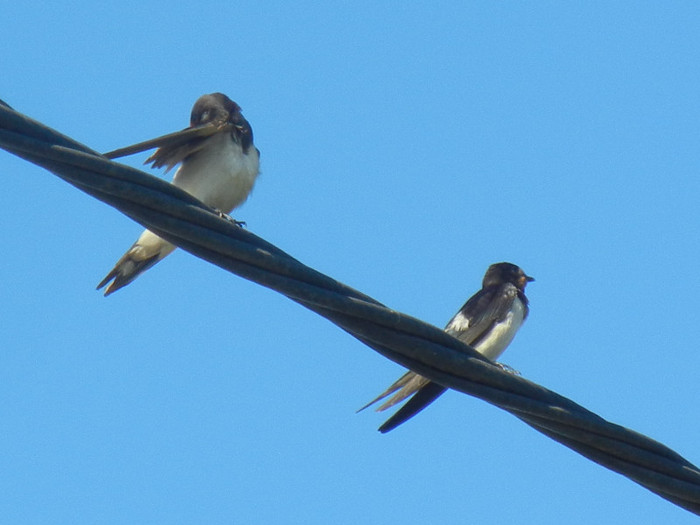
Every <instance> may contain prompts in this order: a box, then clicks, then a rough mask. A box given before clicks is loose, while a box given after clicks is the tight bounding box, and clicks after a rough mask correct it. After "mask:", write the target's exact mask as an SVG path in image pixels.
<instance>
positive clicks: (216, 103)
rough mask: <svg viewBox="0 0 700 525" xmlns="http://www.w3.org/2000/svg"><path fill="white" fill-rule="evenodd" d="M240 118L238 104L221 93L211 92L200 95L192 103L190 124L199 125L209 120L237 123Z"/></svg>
mask: <svg viewBox="0 0 700 525" xmlns="http://www.w3.org/2000/svg"><path fill="white" fill-rule="evenodd" d="M242 118H243V117H242V116H241V108H240V106H239V105H238V104H236V103H235V102H234V101H233V100H231V99H230V98H228V97H227V96H226V95H224V94H223V93H211V94H209V95H202V96H201V97H199V98H198V99H197V102H195V103H194V106H193V107H192V114H191V115H190V126H192V127H194V126H201V125H203V124H207V123H209V122H214V123H221V124H223V123H224V122H232V123H234V124H239V123H240V122H239V121H240V120H241V119H242Z"/></svg>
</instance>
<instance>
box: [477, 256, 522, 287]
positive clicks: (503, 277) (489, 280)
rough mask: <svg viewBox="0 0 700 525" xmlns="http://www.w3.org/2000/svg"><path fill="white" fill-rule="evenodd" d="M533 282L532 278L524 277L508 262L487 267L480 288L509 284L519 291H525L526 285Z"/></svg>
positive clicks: (517, 267) (518, 269)
mask: <svg viewBox="0 0 700 525" xmlns="http://www.w3.org/2000/svg"><path fill="white" fill-rule="evenodd" d="M534 280H535V279H534V278H532V277H530V276H529V275H526V274H525V272H524V271H523V270H522V268H520V267H519V266H517V265H515V264H511V263H508V262H500V263H496V264H492V265H491V266H489V269H488V270H486V275H484V281H483V283H482V286H483V287H484V288H486V287H487V286H496V285H500V284H503V283H511V284H512V285H514V286H515V287H517V288H518V289H519V290H525V286H527V283H529V282H532V281H534Z"/></svg>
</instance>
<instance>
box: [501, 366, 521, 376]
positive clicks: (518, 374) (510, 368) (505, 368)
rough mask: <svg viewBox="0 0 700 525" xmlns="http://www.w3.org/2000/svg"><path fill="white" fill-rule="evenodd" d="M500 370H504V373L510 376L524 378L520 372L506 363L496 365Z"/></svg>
mask: <svg viewBox="0 0 700 525" xmlns="http://www.w3.org/2000/svg"><path fill="white" fill-rule="evenodd" d="M494 364H495V365H496V366H497V367H498V368H500V369H501V370H503V371H504V372H508V373H509V374H513V375H514V376H522V374H521V373H520V372H518V371H517V370H516V369H515V368H513V367H512V366H508V365H506V364H504V363H494Z"/></svg>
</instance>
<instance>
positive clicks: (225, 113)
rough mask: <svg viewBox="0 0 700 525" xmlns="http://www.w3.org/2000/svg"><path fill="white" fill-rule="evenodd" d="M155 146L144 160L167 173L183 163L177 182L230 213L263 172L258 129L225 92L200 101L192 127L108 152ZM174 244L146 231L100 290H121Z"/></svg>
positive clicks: (122, 152)
mask: <svg viewBox="0 0 700 525" xmlns="http://www.w3.org/2000/svg"><path fill="white" fill-rule="evenodd" d="M156 147H157V148H158V149H157V150H156V151H155V152H154V153H153V155H151V156H150V157H148V159H146V162H145V164H152V167H153V168H160V167H163V166H165V168H166V173H167V172H168V171H169V170H170V169H172V168H173V167H174V166H175V165H176V164H178V163H179V164H180V167H179V168H178V169H177V171H176V172H175V176H174V177H173V182H172V183H173V184H174V185H175V186H177V187H178V188H182V189H183V190H185V191H186V192H188V193H190V194H191V195H193V196H194V197H196V198H197V199H199V200H200V201H202V202H203V203H204V204H207V205H208V206H211V207H212V208H216V209H217V210H218V211H220V212H221V213H230V212H231V211H232V210H233V209H234V208H235V207H237V206H239V205H240V204H242V203H243V202H244V201H245V200H246V199H247V198H248V195H249V194H250V192H251V190H252V189H253V184H255V179H256V178H257V176H258V173H259V168H260V151H259V150H258V149H257V148H256V147H255V145H254V144H253V130H252V128H251V127H250V124H249V123H248V121H247V120H246V119H245V118H243V115H242V114H241V108H240V107H239V106H238V104H236V103H235V102H234V101H233V100H231V99H230V98H228V97H227V96H226V95H224V94H222V93H212V94H210V95H203V96H201V97H200V98H199V99H198V100H197V102H195V104H194V107H193V108H192V114H191V116H190V126H189V127H188V128H185V129H184V130H182V131H178V132H176V133H170V134H169V135H164V136H162V137H158V138H156V139H152V140H148V141H146V142H140V143H138V144H134V145H132V146H128V147H126V148H121V149H118V150H114V151H111V152H109V153H106V154H105V156H106V157H108V158H111V159H113V158H117V157H123V156H125V155H131V154H133V153H139V152H141V151H146V150H149V149H152V148H156ZM174 249H175V246H174V245H173V244H171V243H169V242H167V241H165V240H164V239H161V238H160V237H158V236H157V235H156V234H155V233H152V232H150V231H149V230H145V231H144V232H143V233H142V234H141V236H140V237H139V238H138V240H137V241H136V242H135V243H134V245H133V246H132V247H131V248H129V250H128V251H127V252H126V253H125V254H124V255H123V256H122V258H121V259H119V260H118V261H117V264H116V265H115V266H114V268H113V269H112V271H111V272H109V273H108V274H107V277H105V278H104V279H102V281H101V282H100V284H98V285H97V289H98V290H99V289H100V288H102V287H104V286H105V285H106V284H107V283H109V282H110V281H112V282H111V283H110V285H109V286H108V287H107V289H106V290H105V296H107V295H109V294H111V293H113V292H115V291H117V290H118V289H119V288H122V287H123V286H126V285H127V284H129V283H130V282H131V281H133V280H134V279H136V277H138V276H139V275H140V274H141V273H143V272H145V271H146V270H148V269H149V268H150V267H151V266H153V265H154V264H156V263H157V262H158V261H160V260H161V259H163V258H164V257H165V256H166V255H168V254H169V253H170V252H172V251H173V250H174Z"/></svg>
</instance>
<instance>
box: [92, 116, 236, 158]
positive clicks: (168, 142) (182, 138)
mask: <svg viewBox="0 0 700 525" xmlns="http://www.w3.org/2000/svg"><path fill="white" fill-rule="evenodd" d="M233 127H234V125H233V124H231V123H229V122H218V123H215V122H209V123H207V124H204V125H203V126H197V127H189V128H185V129H183V130H182V131H176V132H175V133H169V134H167V135H163V136H162V137H158V138H155V139H151V140H146V141H144V142H139V143H138V144H132V145H131V146H127V147H125V148H119V149H115V150H114V151H110V152H108V153H105V154H104V156H105V157H107V158H108V159H117V158H119V157H126V156H127V155H134V154H135V153H141V152H142V151H147V150H149V149H153V148H162V147H164V146H165V147H170V148H175V147H178V146H182V145H183V144H186V143H188V142H191V141H192V140H194V139H203V138H207V137H211V136H212V135H215V134H216V133H219V132H222V131H228V130H229V129H233Z"/></svg>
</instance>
